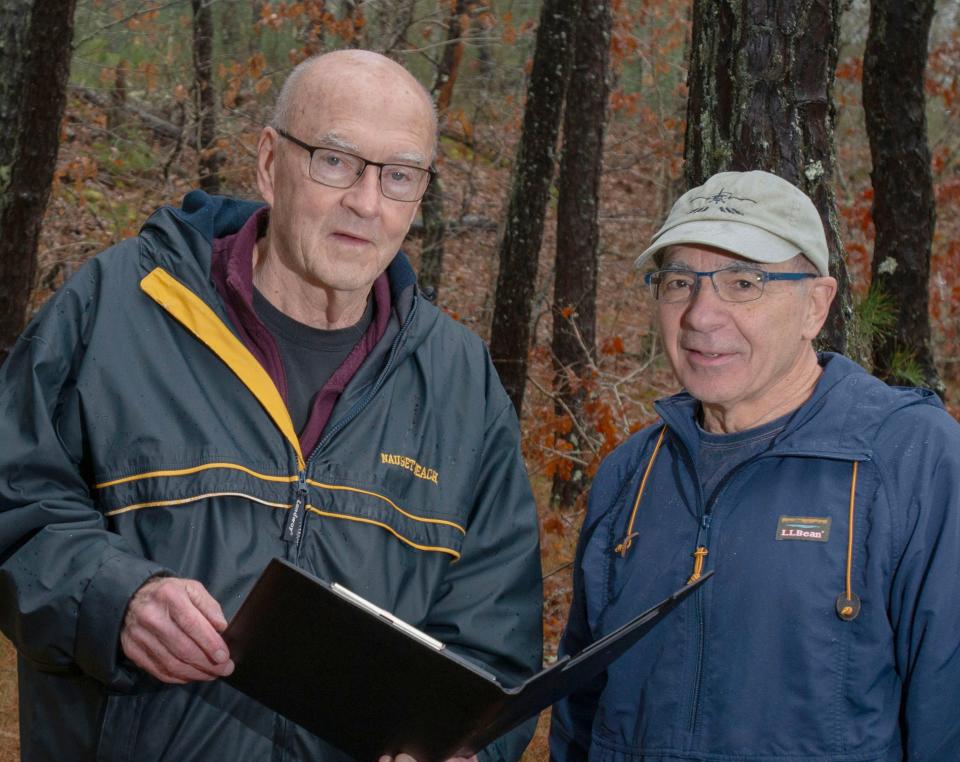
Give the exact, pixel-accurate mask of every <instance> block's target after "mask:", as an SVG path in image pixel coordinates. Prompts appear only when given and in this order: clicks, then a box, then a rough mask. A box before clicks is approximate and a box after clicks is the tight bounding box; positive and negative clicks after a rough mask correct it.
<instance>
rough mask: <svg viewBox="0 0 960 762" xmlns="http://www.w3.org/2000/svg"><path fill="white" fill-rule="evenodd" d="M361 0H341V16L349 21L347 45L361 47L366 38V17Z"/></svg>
mask: <svg viewBox="0 0 960 762" xmlns="http://www.w3.org/2000/svg"><path fill="white" fill-rule="evenodd" d="M362 6H363V0H343V18H344V19H345V20H348V21H349V22H350V30H349V32H348V33H347V37H346V42H347V47H350V48H362V47H364V40H365V38H366V32H365V29H364V27H365V25H366V22H367V20H366V17H365V15H364V11H363V7H362Z"/></svg>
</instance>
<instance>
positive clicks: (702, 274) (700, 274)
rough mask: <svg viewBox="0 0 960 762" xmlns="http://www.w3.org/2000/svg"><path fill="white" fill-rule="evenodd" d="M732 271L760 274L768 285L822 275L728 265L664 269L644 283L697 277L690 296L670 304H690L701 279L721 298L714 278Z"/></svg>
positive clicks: (647, 277)
mask: <svg viewBox="0 0 960 762" xmlns="http://www.w3.org/2000/svg"><path fill="white" fill-rule="evenodd" d="M730 270H743V271H744V272H751V273H760V278H761V282H762V283H767V281H771V280H807V279H808V278H819V277H820V274H819V273H776V272H770V271H769V270H763V269H761V268H759V267H744V266H742V265H727V266H726V267H721V268H719V269H717V270H702V271H701V270H689V269H687V268H686V267H666V268H663V269H662V270H654V271H653V272H649V273H647V274H646V275H644V276H643V282H644V283H645V284H646V285H647V286H652V285H654V284H653V279H654V277H655V276H657V275H660V273H669V272H676V273H689V274H690V275H693V276H695V279H696V285H695V286H694V287H693V290H692V291H691V292H690V296H688V297H687V298H686V299H684V300H683V301H680V302H669V303H670V304H682V303H683V302H688V301H690V299H691V298H692V297H693V296H694V295H695V294H696V293H697V292H698V291H699V290H700V279H701V278H709V279H710V283H711V284H712V285H713V290H714V291H715V292H716V294H717V296H720V289H719V288H717V282H716V281H715V280H714V279H713V276H714V275H716V274H717V273H722V272H728V271H730ZM760 296H763V292H762V291H761V292H760ZM760 296H758V297H757V299H759V298H760ZM720 298H721V299H723V297H722V296H720ZM654 299H657V301H660V300H659V299H658V298H657V297H654ZM723 300H724V301H729V300H727V299H723ZM747 301H748V302H755V301H756V299H748V300H747ZM730 303H731V304H744V303H745V302H730Z"/></svg>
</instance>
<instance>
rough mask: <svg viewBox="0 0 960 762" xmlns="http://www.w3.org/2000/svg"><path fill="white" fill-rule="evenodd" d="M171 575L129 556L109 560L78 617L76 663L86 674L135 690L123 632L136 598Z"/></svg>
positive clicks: (112, 685) (88, 590)
mask: <svg viewBox="0 0 960 762" xmlns="http://www.w3.org/2000/svg"><path fill="white" fill-rule="evenodd" d="M168 574H169V571H168V570H167V569H165V568H164V567H163V566H160V564H156V563H154V562H152V561H148V560H146V559H145V558H139V557H138V556H134V555H130V554H127V553H120V552H118V553H115V554H114V555H112V556H109V557H108V558H107V559H106V560H105V561H104V562H103V563H102V564H101V565H100V568H99V569H98V570H97V573H96V574H95V575H94V576H93V579H91V580H90V584H88V585H87V588H86V590H85V591H84V594H83V599H82V601H81V603H80V611H79V615H78V617H77V642H76V651H75V659H76V663H77V666H78V667H80V669H82V670H83V671H84V672H86V673H87V674H88V675H90V676H91V677H93V678H94V679H96V680H99V681H100V682H102V683H105V684H106V685H107V686H108V687H110V688H113V689H116V690H129V689H130V688H131V687H132V686H133V682H134V672H133V671H132V670H130V669H128V668H125V667H123V666H122V665H121V664H120V630H121V628H122V627H123V619H124V617H125V616H126V613H127V604H128V603H129V602H130V599H131V598H132V597H133V594H134V593H135V592H136V591H137V590H139V589H140V587H141V585H143V583H144V582H146V581H147V580H148V579H150V577H153V576H157V575H163V576H166V575H168Z"/></svg>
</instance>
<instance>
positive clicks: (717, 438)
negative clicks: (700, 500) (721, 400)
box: [697, 413, 793, 506]
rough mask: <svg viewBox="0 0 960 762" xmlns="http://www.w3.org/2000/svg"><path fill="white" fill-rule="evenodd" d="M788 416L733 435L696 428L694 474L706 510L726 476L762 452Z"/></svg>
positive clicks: (788, 418) (784, 425) (789, 414)
mask: <svg viewBox="0 0 960 762" xmlns="http://www.w3.org/2000/svg"><path fill="white" fill-rule="evenodd" d="M791 415H793V413H788V414H787V415H785V416H782V417H780V418H777V419H775V420H773V421H770V422H769V423H765V424H763V425H762V426H757V427H756V428H753V429H747V430H746V431H738V432H737V433H735V434H712V433H710V432H709V431H706V430H705V429H703V428H702V427H700V426H699V425H698V427H697V428H698V429H699V430H700V453H699V457H698V459H697V471H698V472H699V474H700V487H701V489H702V490H703V497H704V500H705V501H706V505H707V506H709V505H710V503H711V502H712V501H713V498H714V493H715V492H716V490H717V488H718V487H719V486H720V484H721V483H722V482H723V480H724V478H725V477H726V476H727V474H729V473H730V472H731V471H733V469H735V468H736V467H737V466H739V465H740V464H741V463H745V462H746V461H748V460H749V459H750V458H752V457H753V456H754V455H759V454H760V453H761V452H763V451H764V450H766V449H767V448H768V447H769V446H770V445H771V444H772V443H773V440H774V438H776V436H777V434H779V433H780V432H781V431H783V429H784V427H786V425H787V421H788V420H790V416H791Z"/></svg>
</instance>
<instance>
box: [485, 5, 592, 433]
mask: <svg viewBox="0 0 960 762" xmlns="http://www.w3.org/2000/svg"><path fill="white" fill-rule="evenodd" d="M578 8H579V0H544V3H543V7H542V9H541V11H540V25H539V27H538V29H537V40H536V50H535V51H534V55H533V71H532V73H531V75H530V84H529V86H528V88H527V102H526V106H525V108H524V114H523V128H522V132H521V135H520V146H519V148H518V151H517V160H516V168H515V169H514V173H513V179H512V181H511V188H510V197H509V201H508V204H507V215H506V227H505V229H504V233H503V239H502V240H501V242H500V271H499V274H498V276H497V290H496V296H495V301H494V310H493V326H492V328H491V335H490V353H491V355H492V356H493V362H494V364H495V365H496V367H497V371H498V372H499V374H500V379H501V380H502V381H503V385H504V387H505V388H506V390H507V394H508V395H510V399H511V400H513V404H514V407H515V408H516V409H517V415H520V411H521V408H522V407H523V391H524V386H525V385H526V380H527V350H528V347H529V343H530V313H531V311H532V300H533V291H534V286H535V283H536V278H537V260H538V258H539V254H540V244H541V243H542V241H543V219H544V213H545V211H546V206H547V196H548V193H549V190H550V182H551V180H552V179H553V166H554V159H555V154H556V142H557V132H558V130H559V128H560V115H561V113H562V110H563V96H564V90H565V88H566V82H567V72H568V70H569V68H570V57H571V56H570V49H571V45H570V42H571V35H572V31H573V21H574V19H575V18H576V14H577V10H578Z"/></svg>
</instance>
